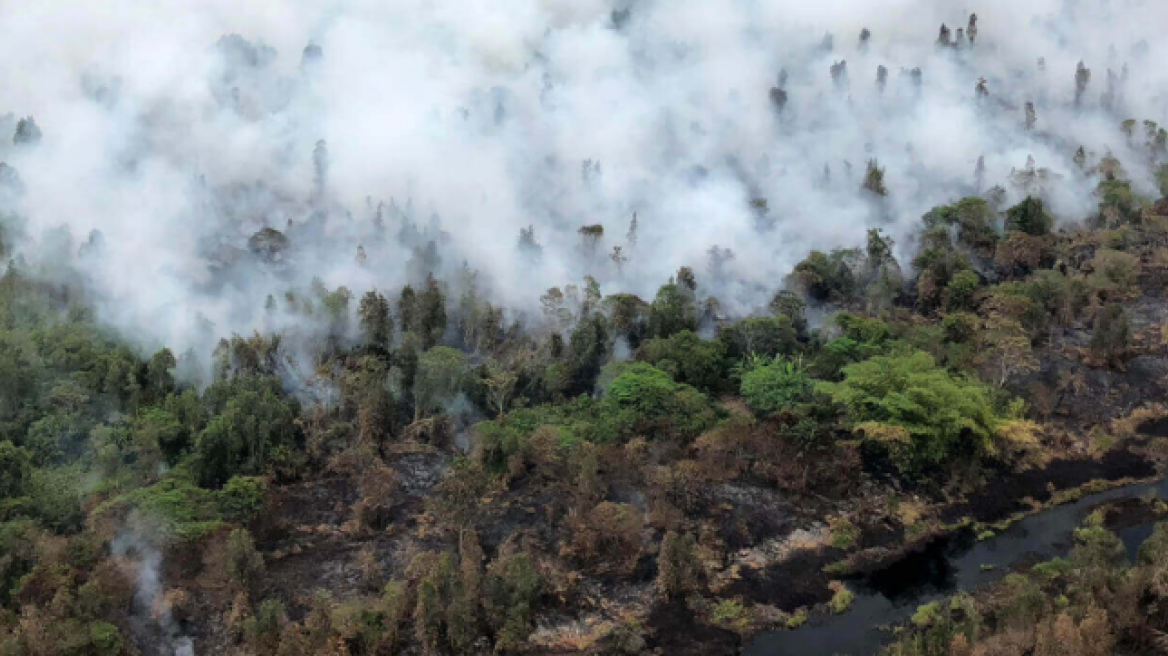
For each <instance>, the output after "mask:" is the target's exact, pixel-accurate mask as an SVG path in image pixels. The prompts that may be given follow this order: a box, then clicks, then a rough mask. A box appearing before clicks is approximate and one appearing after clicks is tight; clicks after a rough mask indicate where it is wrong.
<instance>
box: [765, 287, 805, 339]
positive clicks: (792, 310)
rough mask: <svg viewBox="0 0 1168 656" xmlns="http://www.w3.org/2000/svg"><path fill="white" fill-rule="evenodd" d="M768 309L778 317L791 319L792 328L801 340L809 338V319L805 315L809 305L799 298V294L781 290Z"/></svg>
mask: <svg viewBox="0 0 1168 656" xmlns="http://www.w3.org/2000/svg"><path fill="white" fill-rule="evenodd" d="M768 307H769V308H770V310H771V312H772V313H773V314H774V315H775V316H776V317H779V316H782V317H787V318H788V319H790V320H791V326H792V327H793V328H794V329H795V333H796V334H797V335H798V336H799V338H800V339H804V338H805V337H806V336H807V317H806V316H805V314H804V312H805V310H806V309H807V304H806V303H804V302H803V299H801V298H799V295H798V294H796V293H795V292H792V291H788V290H786V289H782V290H779V291H777V292H775V295H774V296H773V297H772V298H771V302H770V305H769V306H768Z"/></svg>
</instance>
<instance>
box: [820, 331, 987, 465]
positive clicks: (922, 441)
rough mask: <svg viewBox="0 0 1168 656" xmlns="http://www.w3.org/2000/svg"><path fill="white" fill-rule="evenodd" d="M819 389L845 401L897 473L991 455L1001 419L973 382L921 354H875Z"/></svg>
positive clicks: (856, 424)
mask: <svg viewBox="0 0 1168 656" xmlns="http://www.w3.org/2000/svg"><path fill="white" fill-rule="evenodd" d="M817 389H818V390H820V391H822V392H824V393H826V394H828V395H829V396H831V398H832V399H833V400H835V402H836V403H838V404H840V405H841V406H843V407H844V408H845V409H846V410H847V412H848V415H849V416H850V418H851V420H852V421H853V422H854V427H855V429H856V430H858V431H860V432H862V433H863V434H864V437H865V439H866V440H867V441H869V442H873V443H876V444H879V445H881V446H882V447H884V448H886V449H887V450H888V451H889V453H890V454H891V455H892V457H893V459H894V461H895V462H896V463H897V465H898V466H899V467H900V469H901V471H902V472H904V473H906V474H909V475H914V476H915V475H922V474H925V473H927V472H928V471H930V470H934V469H937V468H939V467H941V466H942V465H945V464H947V463H951V462H952V461H953V460H954V459H955V458H968V457H970V456H973V457H977V456H981V455H986V454H990V453H993V452H995V450H996V442H997V439H998V435H997V431H998V428H999V426H1000V425H1001V424H1002V421H1003V418H1002V417H1001V415H999V413H998V412H997V411H996V410H995V408H994V405H993V393H992V392H991V390H990V389H989V388H988V387H987V386H986V385H984V384H983V383H981V382H980V381H977V380H976V379H973V378H969V377H965V376H955V375H953V374H951V373H949V372H948V371H946V370H944V369H942V368H939V367H937V365H936V362H935V361H934V360H933V357H932V356H930V355H929V354H927V353H924V352H920V351H917V352H914V353H909V354H906V355H895V356H881V357H875V358H872V359H870V360H866V361H864V362H860V363H856V364H852V365H849V366H847V367H845V368H844V380H843V381H842V382H840V383H820V384H819V386H818V388H817Z"/></svg>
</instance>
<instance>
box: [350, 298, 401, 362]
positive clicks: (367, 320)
mask: <svg viewBox="0 0 1168 656" xmlns="http://www.w3.org/2000/svg"><path fill="white" fill-rule="evenodd" d="M357 312H358V314H360V315H361V332H362V334H363V335H364V336H365V345H366V346H369V347H372V348H378V349H382V350H384V349H388V348H389V342H390V340H391V339H392V338H393V318H392V317H390V315H389V300H388V299H386V298H385V297H384V296H382V295H381V294H379V293H378V292H377V291H376V290H370V291H368V292H365V295H364V296H362V297H361V305H360V306H359V307H358V308H357Z"/></svg>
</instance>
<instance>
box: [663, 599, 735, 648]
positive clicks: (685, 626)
mask: <svg viewBox="0 0 1168 656" xmlns="http://www.w3.org/2000/svg"><path fill="white" fill-rule="evenodd" d="M648 625H649V626H650V627H651V631H650V635H649V636H648V639H647V640H646V642H647V645H646V646H647V647H648V648H649V650H650V651H652V650H656V653H659V654H665V655H668V656H729V655H730V654H737V653H738V650H739V649H740V647H741V645H742V639H741V638H740V637H739V635H738V634H737V633H734V632H732V631H727V630H725V629H720V628H718V627H714V626H709V625H708V624H703V623H701V622H699V621H698V620H697V618H696V617H694V614H693V611H691V610H690V609H689V608H688V607H687V606H686V605H685V602H684V601H680V600H679V601H674V602H670V603H665V604H658V605H656V606H655V607H654V608H653V611H652V612H651V613H650V614H649V621H648Z"/></svg>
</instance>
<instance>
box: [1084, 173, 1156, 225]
mask: <svg viewBox="0 0 1168 656" xmlns="http://www.w3.org/2000/svg"><path fill="white" fill-rule="evenodd" d="M1095 194H1096V195H1097V196H1099V212H1100V214H1101V215H1102V216H1103V218H1104V219H1105V220H1106V219H1107V218H1108V216H1107V215H1108V213H1109V212H1115V213H1116V216H1117V218H1118V219H1119V221H1120V222H1123V223H1139V222H1140V212H1141V210H1142V209H1143V206H1144V205H1145V204H1146V203H1147V201H1146V200H1144V199H1143V198H1141V197H1139V196H1138V195H1136V193H1135V192H1134V191H1132V187H1131V182H1128V181H1127V180H1116V179H1109V180H1101V181H1100V182H1099V187H1098V188H1097V189H1096V190H1095Z"/></svg>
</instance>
